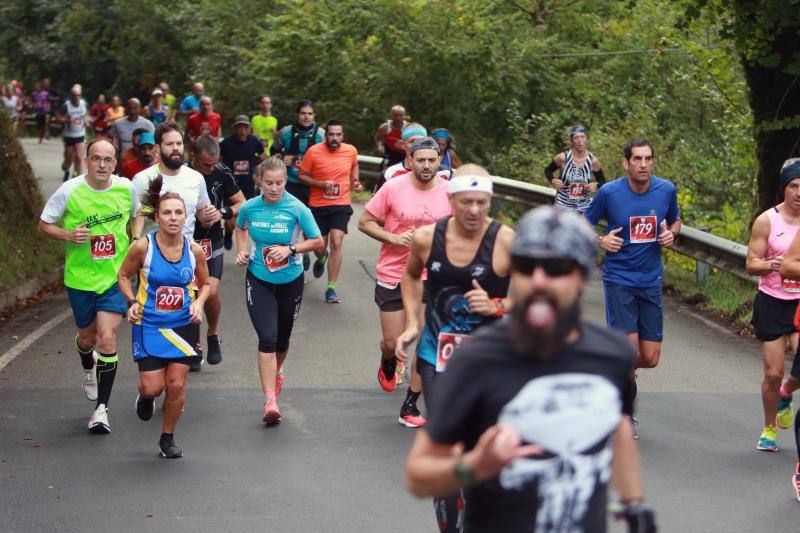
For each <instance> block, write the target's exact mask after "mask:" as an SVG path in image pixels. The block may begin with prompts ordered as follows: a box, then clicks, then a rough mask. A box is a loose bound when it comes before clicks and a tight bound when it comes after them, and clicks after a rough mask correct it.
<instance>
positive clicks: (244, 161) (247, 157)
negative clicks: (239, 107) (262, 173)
mask: <svg viewBox="0 0 800 533" xmlns="http://www.w3.org/2000/svg"><path fill="white" fill-rule="evenodd" d="M219 148H220V156H221V158H222V162H223V163H225V165H226V166H227V167H228V168H229V169H231V170H232V171H233V177H234V178H235V179H236V184H237V185H238V186H239V189H241V191H242V192H243V193H244V196H245V198H247V199H248V200H249V199H250V198H252V197H254V196H255V195H256V188H255V183H254V182H253V171H254V170H255V168H256V165H257V164H259V163H260V162H261V161H263V160H264V159H266V158H267V154H266V152H264V145H263V144H261V141H259V140H258V139H257V138H256V137H255V136H253V135H251V134H250V120H248V118H247V116H246V115H239V116H238V117H236V120H234V121H233V135H229V136H227V137H225V139H223V140H222V142H221V143H219Z"/></svg>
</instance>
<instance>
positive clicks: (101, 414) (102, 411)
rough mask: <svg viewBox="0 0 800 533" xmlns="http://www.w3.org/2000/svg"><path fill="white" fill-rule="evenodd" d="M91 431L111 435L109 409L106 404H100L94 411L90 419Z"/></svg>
mask: <svg viewBox="0 0 800 533" xmlns="http://www.w3.org/2000/svg"><path fill="white" fill-rule="evenodd" d="M89 431H91V432H92V433H97V434H106V433H111V426H110V425H109V424H108V409H106V406H105V404H102V403H101V404H100V405H98V406H97V409H95V410H94V413H93V414H92V417H91V418H90V419H89Z"/></svg>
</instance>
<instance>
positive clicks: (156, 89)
mask: <svg viewBox="0 0 800 533" xmlns="http://www.w3.org/2000/svg"><path fill="white" fill-rule="evenodd" d="M157 94H160V95H161V96H164V91H162V90H161V89H159V88H158V87H156V88H155V89H153V92H152V95H153V96H155V95H157Z"/></svg>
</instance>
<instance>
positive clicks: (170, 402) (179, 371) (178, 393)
mask: <svg viewBox="0 0 800 533" xmlns="http://www.w3.org/2000/svg"><path fill="white" fill-rule="evenodd" d="M188 373H189V365H184V364H181V363H170V364H168V365H167V368H166V370H165V374H166V376H165V377H166V389H167V394H166V396H165V397H164V407H163V418H162V421H161V428H162V429H161V431H162V432H163V433H174V432H175V426H176V425H177V424H178V419H179V418H180V417H181V412H182V411H183V404H184V403H185V400H186V395H185V390H186V375H187V374H188Z"/></svg>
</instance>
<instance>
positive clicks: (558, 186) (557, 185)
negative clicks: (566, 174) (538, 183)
mask: <svg viewBox="0 0 800 533" xmlns="http://www.w3.org/2000/svg"><path fill="white" fill-rule="evenodd" d="M550 183H551V184H552V185H553V187H555V188H556V189H559V190H561V189H563V188H564V182H563V181H561V180H560V179H558V178H553V181H551V182H550Z"/></svg>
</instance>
